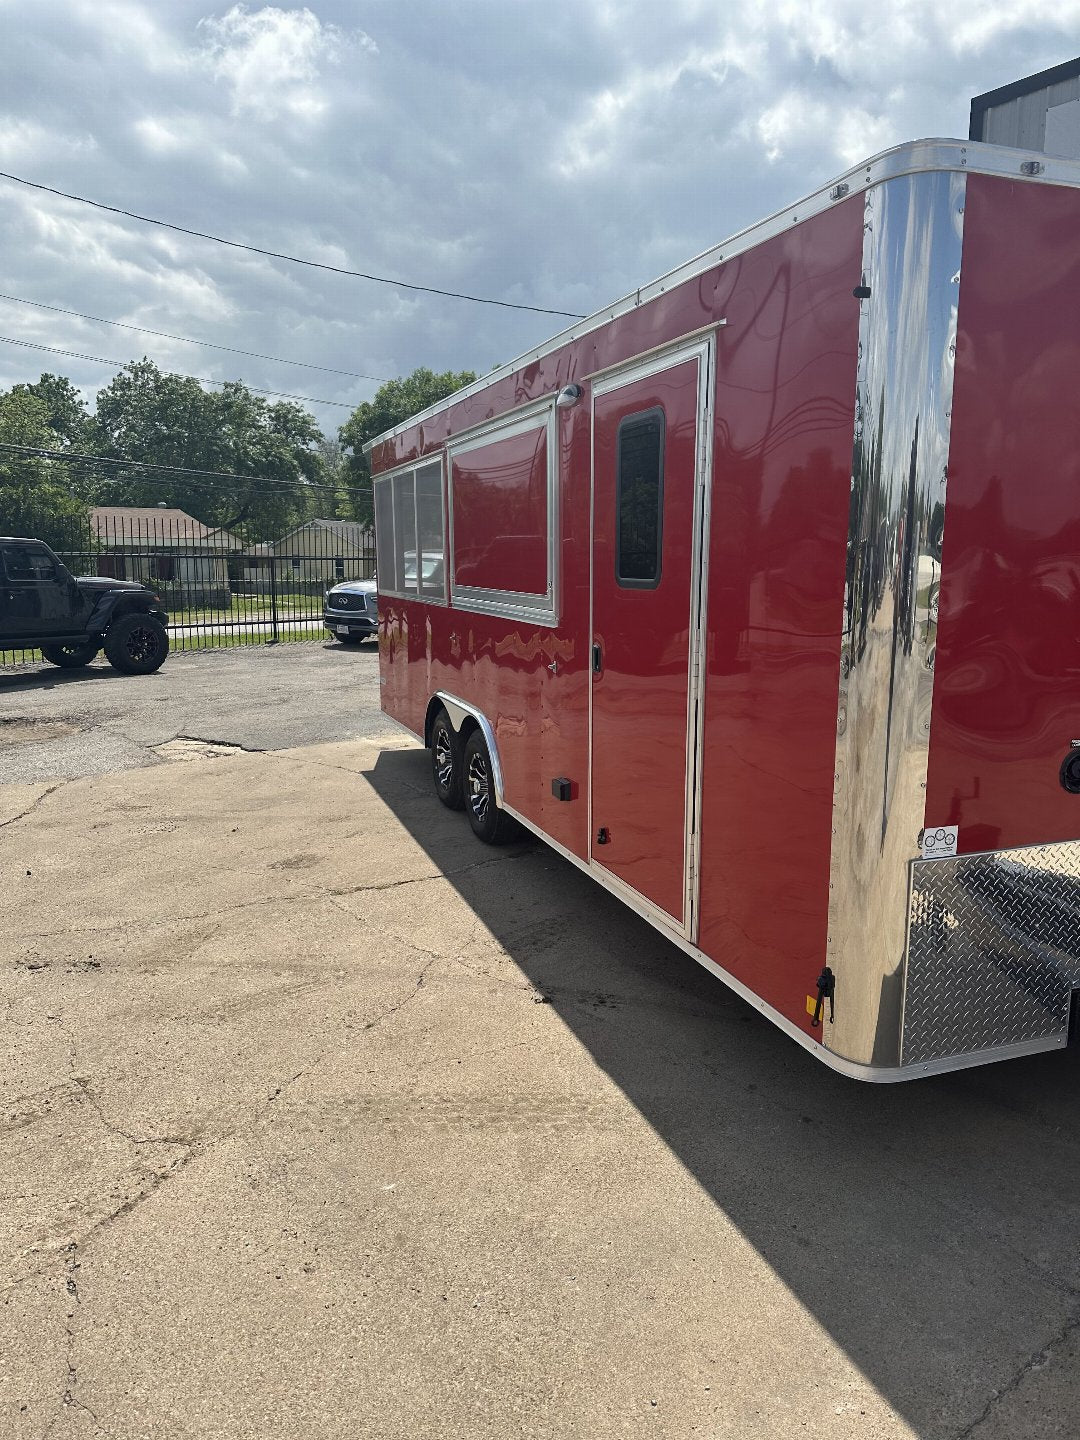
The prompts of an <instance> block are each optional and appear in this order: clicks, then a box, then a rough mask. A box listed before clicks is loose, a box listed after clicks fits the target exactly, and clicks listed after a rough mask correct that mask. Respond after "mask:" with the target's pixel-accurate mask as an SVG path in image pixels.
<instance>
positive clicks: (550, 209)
mask: <svg viewBox="0 0 1080 1440" xmlns="http://www.w3.org/2000/svg"><path fill="white" fill-rule="evenodd" d="M0 9H3V11H4V13H5V15H7V12H8V11H10V12H11V23H9V24H8V25H7V26H6V28H5V42H6V43H5V44H4V46H3V47H0V96H2V97H3V101H2V105H3V112H4V113H3V114H2V115H0V168H3V169H5V170H9V171H12V172H13V173H15V174H19V175H25V176H26V177H28V178H30V179H34V180H40V181H41V182H42V183H43V184H46V185H53V186H55V187H56V188H57V189H61V190H68V191H70V192H72V193H74V194H80V195H87V196H92V197H94V198H97V199H100V200H102V201H103V202H105V203H106V204H113V205H117V206H120V207H122V208H124V209H128V210H132V211H136V212H138V213H140V214H144V215H157V216H161V217H162V218H164V219H168V220H172V221H175V223H176V224H178V225H182V226H187V227H189V228H190V229H193V230H203V231H209V232H211V233H214V234H219V235H224V236H228V237H231V238H235V239H237V240H242V241H248V242H250V243H251V244H253V245H258V246H262V247H265V248H266V249H270V250H280V251H287V252H290V253H292V254H295V255H301V256H309V257H311V258H313V259H324V260H325V261H327V262H328V263H330V264H332V265H340V266H343V267H345V268H349V269H354V270H362V271H366V272H368V273H372V274H376V275H387V276H396V277H400V278H401V279H404V280H412V281H415V282H417V283H419V284H426V285H433V286H437V287H440V288H442V289H446V290H461V291H466V292H468V293H471V294H478V295H490V296H492V297H495V298H501V299H516V300H520V301H522V302H524V303H526V304H533V305H540V306H551V307H554V308H558V309H566V310H591V309H593V308H596V307H598V306H600V305H602V304H604V303H605V302H607V301H609V300H611V299H613V298H614V297H615V296H616V295H618V294H622V293H625V292H626V291H628V290H630V289H632V288H633V287H634V286H635V285H637V284H639V283H643V282H645V281H648V280H650V279H652V278H653V277H654V276H656V275H657V274H659V273H660V272H661V271H663V270H666V269H668V268H669V267H671V266H672V265H675V264H678V263H680V262H681V261H683V260H685V259H686V258H687V257H688V256H690V255H692V254H694V253H696V252H698V251H700V250H702V249H704V248H705V247H706V246H708V245H710V244H715V243H717V242H719V241H721V240H723V239H724V238H725V237H726V236H728V235H730V234H732V233H734V232H735V231H737V230H739V229H741V228H742V227H744V226H746V225H748V224H751V223H753V222H754V221H756V220H758V219H761V218H763V217H764V216H766V215H768V214H771V213H774V212H775V211H777V210H779V209H781V208H783V207H784V206H785V205H787V204H790V203H792V202H793V201H795V200H797V199H798V198H799V197H800V196H801V195H803V194H805V193H806V192H807V191H808V190H811V189H814V188H816V187H817V186H818V185H820V184H823V183H825V182H827V181H828V180H830V179H831V178H832V177H833V176H834V175H835V174H836V173H837V172H838V171H840V170H843V169H846V168H848V167H849V166H851V165H853V164H855V163H857V162H858V161H859V160H860V159H862V158H864V157H865V156H867V155H869V154H871V153H873V152H875V151H878V150H880V149H883V148H885V147H887V146H888V145H890V144H894V143H898V142H900V141H902V140H905V139H911V138H915V137H916V136H920V135H926V134H939V135H948V134H952V135H956V134H964V133H966V128H967V109H968V101H969V99H970V97H971V96H972V95H973V94H976V93H978V92H979V91H982V90H988V89H991V88H993V87H994V86H997V85H1002V84H1005V83H1007V82H1008V81H1010V80H1012V79H1015V78H1017V77H1018V76H1020V75H1024V74H1028V73H1030V72H1032V71H1034V70H1038V69H1040V68H1042V67H1044V66H1047V65H1051V64H1054V63H1056V62H1058V61H1060V60H1063V59H1066V58H1068V57H1069V56H1070V55H1072V54H1074V53H1076V35H1077V33H1080V0H1014V3H1013V0H1010V3H1009V4H1008V5H1006V4H1005V0H953V3H952V4H951V5H950V6H949V7H947V8H945V9H943V8H942V7H941V6H940V5H939V4H936V3H931V0H896V3H895V4H893V5H891V6H888V7H885V8H883V9H882V8H880V7H879V8H878V9H877V10H873V11H871V10H868V9H867V8H866V6H865V3H864V0H858V3H856V0H725V4H724V5H723V6H719V5H717V4H716V0H664V3H663V4H662V5H660V4H657V3H656V0H596V3H590V4H586V5H582V4H581V3H580V0H549V3H548V4H545V5H536V4H528V3H525V0H519V3H508V0H468V3H458V4H448V3H447V0H408V3H407V4H406V3H402V0H396V3H395V0H378V3H376V0H368V3H367V4H365V5H364V6H363V7H361V6H359V5H357V4H356V0H306V3H305V0H298V3H293V0H277V3H276V4H261V3H256V0H249V3H248V4H246V5H242V4H234V3H233V0H35V3H33V4H31V5H26V4H22V5H16V4H15V0H0ZM16 13H17V16H18V20H17V23H16V22H15V16H16ZM361 14H363V15H372V16H376V17H377V27H378V28H377V40H378V44H377V46H376V44H375V41H374V40H373V39H372V38H371V37H370V36H369V35H367V34H364V33H363V32H361V31H358V30H356V29H355V26H356V24H357V16H358V15H361ZM369 23H370V27H371V29H372V31H373V32H375V28H376V21H375V20H372V21H370V22H369ZM31 197H33V204H32V205H31V204H30V203H29V201H30V199H31ZM0 198H2V199H3V202H4V203H3V205H0V245H2V246H3V250H4V254H5V257H6V259H5V280H4V285H3V289H4V290H5V291H6V292H7V293H10V294H16V295H21V296H25V297H27V298H30V299H34V300H40V301H43V302H45V303H47V304H53V305H58V306H64V307H66V308H69V309H72V310H80V311H85V312H89V313H92V314H97V315H104V316H112V317H115V318H117V319H126V320H129V321H132V323H136V324H142V323H146V324H149V325H150V326H151V327H152V328H154V329H160V330H171V331H173V332H175V333H177V334H181V335H193V336H196V337H199V336H203V337H205V338H206V339H207V340H214V341H218V342H220V343H221V344H225V345H234V346H236V347H238V348H243V349H247V350H256V351H260V352H262V353H264V354H269V355H280V356H286V357H293V358H295V359H296V360H305V361H309V362H312V363H315V364H325V365H329V366H336V367H339V368H342V369H348V370H361V371H370V372H371V373H373V374H376V375H390V374H393V373H396V372H398V371H404V372H406V373H407V372H408V371H410V370H412V369H413V368H415V367H416V366H417V365H421V364H425V365H431V366H432V367H433V368H435V369H447V368H450V367H453V368H455V369H457V368H463V367H465V366H472V367H473V368H476V369H479V370H486V369H488V368H489V367H490V366H491V365H492V364H494V363H495V362H500V361H505V360H508V359H510V358H512V357H513V356H514V355H515V354H517V353H519V352H520V351H522V350H524V349H526V348H527V347H529V346H531V345H533V344H536V343H538V342H539V341H542V340H543V339H544V338H545V337H546V336H547V335H549V334H551V333H552V332H553V331H554V330H556V329H557V328H558V326H559V323H560V322H559V320H558V319H557V318H556V317H553V316H544V315H529V314H515V313H514V312H512V311H508V310H498V309H489V308H484V307H480V306H474V305H469V304H466V303H464V302H461V301H457V300H451V299H439V298H437V297H434V296H428V295H420V294H416V293H411V292H407V291H400V290H394V289H391V288H389V287H386V286H380V285H376V284H372V283H369V282H365V281H360V280H356V279H350V278H347V277H343V276H335V275H330V274H326V273H323V272H320V271H317V270H308V269H304V268H301V267H298V266H291V265H288V264H286V263H284V262H282V261H275V260H271V259H269V258H265V257H260V256H257V255H253V254H249V253H245V252H243V251H238V250H232V249H228V248H225V247H221V246H215V245H213V244H212V243H209V242H206V241H202V240H197V239H194V238H191V237H187V236H184V235H181V234H176V233H170V232H167V231H160V230H155V229H153V228H150V227H147V226H145V225H140V224H139V223H137V222H134V221H128V220H124V219H121V218H120V217H117V216H108V217H106V216H104V215H102V214H101V212H97V211H93V210H88V209H87V208H86V207H83V206H76V205H72V204H70V203H68V202H63V201H61V200H59V199H56V198H55V197H50V196H46V195H40V194H34V192H26V191H23V190H22V189H21V187H16V186H13V185H10V184H8V183H6V182H0ZM26 308H27V307H22V306H18V305H8V306H6V307H5V317H6V318H5V321H4V323H5V325H6V326H7V328H6V330H5V331H4V333H5V334H8V335H15V336H18V335H24V336H25V337H27V338H29V337H31V336H33V338H41V339H42V340H43V342H44V343H53V344H56V345H58V346H61V347H64V346H66V347H67V348H70V349H73V350H79V351H82V352H84V353H89V354H98V355H107V356H112V357H115V358H119V359H124V358H127V357H129V356H138V355H141V354H143V353H144V352H145V353H147V354H149V355H151V356H152V357H153V358H156V359H159V360H160V361H161V363H163V364H165V363H168V364H171V365H175V366H177V367H178V368H184V369H186V370H188V371H189V372H190V373H193V374H203V375H221V374H223V373H230V371H229V369H228V367H229V366H230V365H233V367H234V368H233V369H232V371H231V373H235V374H242V375H243V376H244V378H245V379H247V380H249V381H250V382H251V383H252V384H258V385H264V386H267V387H268V388H273V389H280V390H292V391H294V392H296V393H300V394H310V395H317V396H324V397H326V398H328V399H330V398H333V399H338V398H342V399H354V400H361V399H365V398H368V397H369V396H370V394H371V393H372V391H373V390H374V388H375V385H374V383H371V382H365V381H352V380H349V379H346V378H344V377H334V376H331V375H327V376H325V377H324V376H319V375H316V374H315V372H310V371H304V370H301V369H299V368H290V367H289V366H283V365H275V364H273V363H271V362H269V361H267V362H265V363H264V362H259V361H253V360H249V359H240V358H237V359H236V360H235V362H234V361H233V360H232V359H231V358H230V357H228V356H224V357H223V355H222V353H221V352H215V351H211V350H207V349H200V348H199V347H197V346H191V347H185V346H183V345H180V344H174V343H171V342H164V341H161V342H159V341H158V340H156V339H155V338H153V337H150V336H145V337H144V336H141V335H137V334H131V333H130V332H125V331H115V330H110V329H108V328H105V327H100V326H94V325H93V324H91V323H90V322H85V321H76V320H74V319H72V318H70V317H69V318H65V317H63V316H59V315H56V314H55V313H54V312H39V313H38V318H37V319H36V320H35V321H34V323H33V327H32V328H31V327H30V325H29V322H28V318H27V316H28V315H32V314H34V313H35V312H32V311H28V312H27V315H24V314H23V312H24V310H26ZM20 327H25V328H20ZM159 347H160V348H159ZM60 363H61V362H56V363H52V362H50V364H51V368H54V369H55V368H58V366H59V364H60ZM64 363H67V362H64ZM67 368H68V373H70V374H71V375H72V378H73V379H74V380H76V382H78V381H79V380H81V379H85V382H86V383H87V384H90V383H96V378H95V377H96V375H97V373H98V372H97V371H95V370H94V369H93V368H92V367H87V368H85V370H84V369H81V368H80V362H77V361H71V362H70V363H68V365H67ZM36 373H38V372H37V371H35V368H34V359H33V352H30V351H21V352H18V353H16V352H15V351H14V350H12V349H8V348H6V347H3V346H0V385H9V384H11V383H13V382H14V381H15V380H17V379H26V378H33V377H34V375H35V374H36ZM316 413H317V415H318V417H319V419H320V421H322V422H323V423H324V424H326V425H328V426H332V425H333V424H335V423H338V422H339V421H340V419H341V412H338V411H336V410H333V409H330V408H324V409H321V410H317V411H316Z"/></svg>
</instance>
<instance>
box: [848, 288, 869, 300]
mask: <svg viewBox="0 0 1080 1440" xmlns="http://www.w3.org/2000/svg"><path fill="white" fill-rule="evenodd" d="M851 293H852V295H854V296H855V299H856V300H869V299H870V286H869V285H856V286H855V289H854V290H852V292H851Z"/></svg>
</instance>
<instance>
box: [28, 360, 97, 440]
mask: <svg viewBox="0 0 1080 1440" xmlns="http://www.w3.org/2000/svg"><path fill="white" fill-rule="evenodd" d="M14 390H15V391H25V392H26V393H27V394H28V395H33V396H34V397H35V398H36V399H38V400H40V401H41V403H42V404H43V405H44V406H45V414H46V421H47V424H48V427H49V429H50V430H51V431H52V437H53V438H52V448H54V449H57V450H82V449H83V448H84V446H86V445H87V444H88V443H89V440H90V412H89V410H88V409H87V406H86V401H85V400H84V399H83V397H82V395H81V394H80V393H79V391H78V390H76V388H75V386H74V385H73V384H72V383H71V381H70V380H69V379H68V378H67V376H66V375H49V374H47V373H46V374H44V375H42V377H41V379H40V380H35V381H34V382H33V384H30V385H16V386H15V387H14Z"/></svg>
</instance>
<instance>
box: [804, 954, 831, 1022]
mask: <svg viewBox="0 0 1080 1440" xmlns="http://www.w3.org/2000/svg"><path fill="white" fill-rule="evenodd" d="M835 994H836V976H835V975H834V974H833V973H832V971H831V970H830V969H829V967H828V965H826V966H825V969H824V970H822V972H821V974H820V975H819V976H818V978H817V1003H816V1004H815V1005H814V1013H813V1015H812V1016H811V1019H810V1024H811V1025H812V1026H813V1027H814V1028H815V1029H816V1028H817V1027H818V1026H819V1025H820V1024H821V1011H822V1007H823V1006H824V1004H825V1001H826V1000H828V1002H829V1024H830V1025H831V1024H832V1023H833V996H834V995H835Z"/></svg>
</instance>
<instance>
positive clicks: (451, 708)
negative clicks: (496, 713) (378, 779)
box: [424, 690, 505, 810]
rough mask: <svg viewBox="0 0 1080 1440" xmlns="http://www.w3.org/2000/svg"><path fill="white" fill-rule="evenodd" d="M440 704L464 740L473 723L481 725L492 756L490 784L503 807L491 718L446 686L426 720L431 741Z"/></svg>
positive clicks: (502, 807)
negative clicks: (432, 726)
mask: <svg viewBox="0 0 1080 1440" xmlns="http://www.w3.org/2000/svg"><path fill="white" fill-rule="evenodd" d="M440 705H441V706H442V707H443V709H444V710H445V711H446V713H447V715H448V716H449V717H450V724H451V725H452V726H453V727H454V733H455V735H458V736H460V737H461V740H462V742H464V740H465V739H466V738H467V736H468V732H469V730H471V729H472V728H473V726H474V725H476V726H478V727H479V729H480V732H481V734H482V735H483V737H484V743H485V744H486V745H487V749H488V755H489V756H490V758H491V784H492V788H493V789H494V791H495V803H496V805H498V807H499V809H500V810H502V809H504V808H505V806H504V803H503V777H502V763H501V761H500V760H499V745H498V742H497V741H496V739H495V730H494V728H493V726H492V724H491V721H490V720H489V719H488V718H487V716H486V715H485V714H484V712H483V711H482V710H478V709H477V708H476V706H475V705H470V704H469V703H468V702H467V701H465V700H459V699H458V697H457V696H456V695H451V694H449V693H448V692H447V691H446V690H437V691H436V692H435V695H434V696H433V698H432V701H431V704H430V705H429V706H428V713H427V720H426V721H425V724H424V739H425V741H426V742H428V743H430V738H431V725H432V722H433V720H434V718H435V712H436V710H437V709H438V708H439V706H440Z"/></svg>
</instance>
